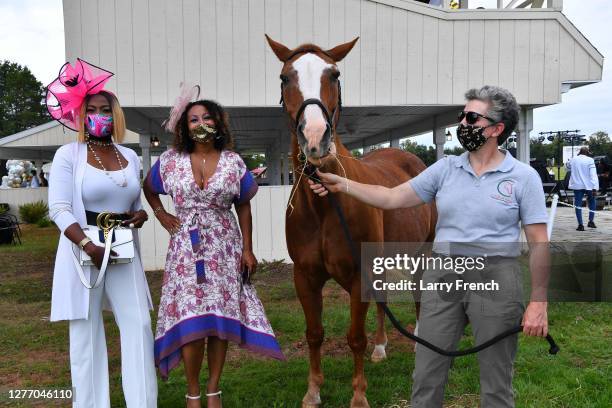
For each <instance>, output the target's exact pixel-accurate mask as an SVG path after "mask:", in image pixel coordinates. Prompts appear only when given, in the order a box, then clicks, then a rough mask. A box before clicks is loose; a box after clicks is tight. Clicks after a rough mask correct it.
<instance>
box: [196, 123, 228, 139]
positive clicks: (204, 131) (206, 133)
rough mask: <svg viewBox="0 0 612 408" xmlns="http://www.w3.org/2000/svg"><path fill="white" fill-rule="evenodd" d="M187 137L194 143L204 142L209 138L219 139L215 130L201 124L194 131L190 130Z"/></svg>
mask: <svg viewBox="0 0 612 408" xmlns="http://www.w3.org/2000/svg"><path fill="white" fill-rule="evenodd" d="M189 136H190V137H191V138H192V139H193V140H194V141H196V142H204V141H206V139H208V138H209V137H211V136H214V137H215V139H219V137H221V136H220V135H218V134H217V129H215V128H214V127H211V126H208V125H207V124H205V123H202V124H201V125H199V126H198V127H196V128H195V129H192V130H191V132H189Z"/></svg>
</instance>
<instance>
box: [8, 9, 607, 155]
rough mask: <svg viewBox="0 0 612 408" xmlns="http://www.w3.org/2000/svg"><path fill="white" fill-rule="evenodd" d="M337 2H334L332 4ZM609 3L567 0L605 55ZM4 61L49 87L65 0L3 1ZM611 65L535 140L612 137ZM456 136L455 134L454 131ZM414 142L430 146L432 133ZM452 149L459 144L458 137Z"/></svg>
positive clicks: (544, 123)
mask: <svg viewBox="0 0 612 408" xmlns="http://www.w3.org/2000/svg"><path fill="white" fill-rule="evenodd" d="M332 1H334V0H332ZM609 3H610V2H609V0H565V1H564V4H563V13H564V14H565V15H566V16H567V17H568V18H569V19H570V21H571V22H572V23H573V24H574V25H575V26H576V27H577V28H578V30H580V31H581V32H582V33H583V34H584V35H585V36H586V38H588V39H589V41H590V42H591V43H592V44H593V45H594V46H595V48H597V49H598V50H599V52H600V53H601V54H603V55H604V57H607V56H609V55H612V35H610V33H612V30H610V27H609V25H610V24H611V22H612V7H610V5H609ZM495 4H496V0H470V8H475V7H479V6H483V7H495ZM0 60H9V61H12V62H17V63H19V64H21V65H26V66H28V67H29V68H30V70H31V71H32V73H33V74H34V76H36V78H37V79H38V80H39V81H41V82H42V83H43V84H45V85H46V84H48V83H49V82H51V81H52V80H53V79H54V78H55V77H56V76H57V72H58V70H59V68H60V67H61V66H62V64H64V62H66V60H65V50H64V21H63V10H62V1H61V0H0ZM611 74H612V65H611V64H610V61H609V60H607V59H606V61H605V62H604V71H603V80H602V81H601V82H600V83H597V84H592V85H588V86H584V87H581V88H577V89H573V90H571V91H570V92H568V93H566V94H563V96H562V98H563V101H562V103H560V104H557V105H551V106H547V107H543V108H539V109H536V110H535V111H534V129H533V132H532V133H531V136H532V137H533V136H535V135H537V134H538V133H539V132H541V131H555V130H566V129H579V130H580V131H581V133H582V134H585V135H587V136H589V135H591V134H592V133H594V132H596V131H599V130H603V131H606V132H608V133H612V79H611ZM453 134H454V132H453ZM413 140H415V141H417V142H419V143H421V144H431V140H432V136H431V134H425V135H423V136H419V137H416V138H414V139H413ZM447 145H448V146H451V147H452V146H454V145H457V142H456V138H455V137H453V142H451V143H450V144H447Z"/></svg>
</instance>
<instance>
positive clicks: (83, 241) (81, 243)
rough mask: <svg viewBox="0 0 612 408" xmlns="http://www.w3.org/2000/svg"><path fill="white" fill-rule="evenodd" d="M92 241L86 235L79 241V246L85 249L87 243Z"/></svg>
mask: <svg viewBox="0 0 612 408" xmlns="http://www.w3.org/2000/svg"><path fill="white" fill-rule="evenodd" d="M90 242H92V241H91V239H89V237H85V238H83V239H82V240H81V242H79V248H81V249H82V250H85V245H87V244H89V243H90Z"/></svg>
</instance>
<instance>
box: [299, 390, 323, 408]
mask: <svg viewBox="0 0 612 408" xmlns="http://www.w3.org/2000/svg"><path fill="white" fill-rule="evenodd" d="M320 406H321V396H320V395H319V394H318V393H317V394H316V395H311V394H306V395H305V396H304V399H302V408H319V407H320Z"/></svg>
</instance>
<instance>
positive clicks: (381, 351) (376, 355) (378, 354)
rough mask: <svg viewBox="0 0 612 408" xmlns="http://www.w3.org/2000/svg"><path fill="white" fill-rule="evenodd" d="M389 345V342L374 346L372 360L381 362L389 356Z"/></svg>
mask: <svg viewBox="0 0 612 408" xmlns="http://www.w3.org/2000/svg"><path fill="white" fill-rule="evenodd" d="M386 346H387V344H386V343H385V344H376V345H375V346H374V351H373V352H372V357H371V359H372V362H373V363H380V362H381V361H383V360H385V359H386V358H387V353H386V351H385V347H386Z"/></svg>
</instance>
